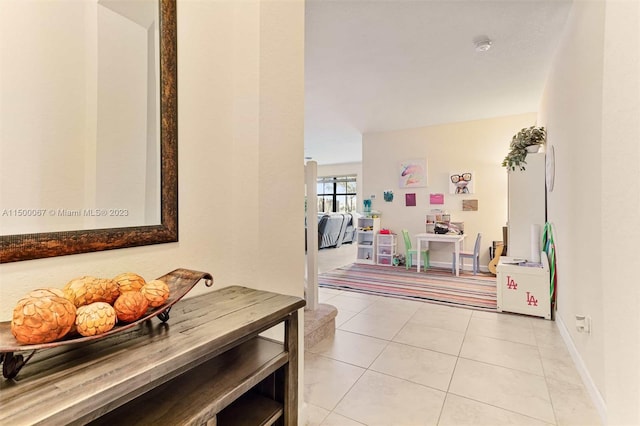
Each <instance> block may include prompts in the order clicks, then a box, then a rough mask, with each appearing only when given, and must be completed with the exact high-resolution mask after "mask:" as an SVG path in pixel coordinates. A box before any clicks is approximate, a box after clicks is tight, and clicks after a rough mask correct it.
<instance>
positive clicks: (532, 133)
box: [502, 126, 547, 170]
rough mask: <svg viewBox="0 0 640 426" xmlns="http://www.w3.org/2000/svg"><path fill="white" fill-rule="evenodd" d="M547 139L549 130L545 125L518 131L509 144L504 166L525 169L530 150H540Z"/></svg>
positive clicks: (503, 161) (510, 168)
mask: <svg viewBox="0 0 640 426" xmlns="http://www.w3.org/2000/svg"><path fill="white" fill-rule="evenodd" d="M546 140H547V131H546V130H545V128H544V127H536V126H531V127H529V128H524V129H522V130H520V131H519V132H518V133H516V134H515V135H514V136H513V138H512V139H511V143H510V144H509V153H508V154H507V156H506V157H504V160H502V166H503V167H506V168H507V169H509V170H515V169H516V167H518V168H520V170H525V167H524V166H525V164H527V161H526V157H527V154H528V153H529V152H538V150H539V149H540V145H543V144H544V143H545V142H546Z"/></svg>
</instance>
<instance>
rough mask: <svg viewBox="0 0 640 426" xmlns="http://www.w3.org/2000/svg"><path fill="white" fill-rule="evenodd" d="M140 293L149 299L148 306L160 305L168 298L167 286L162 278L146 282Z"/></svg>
mask: <svg viewBox="0 0 640 426" xmlns="http://www.w3.org/2000/svg"><path fill="white" fill-rule="evenodd" d="M140 293H142V294H143V295H144V297H146V298H147V300H148V301H149V306H151V307H152V308H157V307H158V306H162V305H163V304H164V302H166V301H167V299H168V298H169V293H170V292H169V286H168V285H167V283H165V282H164V281H162V280H152V281H149V282H148V283H146V284H145V285H144V286H143V287H142V289H140Z"/></svg>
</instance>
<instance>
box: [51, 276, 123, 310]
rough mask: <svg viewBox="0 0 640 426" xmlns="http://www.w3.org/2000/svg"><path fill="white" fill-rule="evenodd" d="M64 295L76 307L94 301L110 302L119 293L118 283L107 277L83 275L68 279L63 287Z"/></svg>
mask: <svg viewBox="0 0 640 426" xmlns="http://www.w3.org/2000/svg"><path fill="white" fill-rule="evenodd" d="M63 290H64V294H65V297H66V298H67V299H69V300H70V301H71V303H73V304H74V305H76V307H80V306H84V305H89V304H91V303H94V302H105V303H108V304H112V303H113V302H114V301H115V300H116V299H117V298H118V296H119V295H120V289H119V287H118V283H117V282H115V281H114V280H110V279H108V278H95V277H91V276H85V277H80V278H75V279H73V280H71V281H69V282H68V283H67V284H66V285H65V286H64V288H63Z"/></svg>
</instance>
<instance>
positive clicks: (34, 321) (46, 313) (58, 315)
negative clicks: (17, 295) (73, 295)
mask: <svg viewBox="0 0 640 426" xmlns="http://www.w3.org/2000/svg"><path fill="white" fill-rule="evenodd" d="M75 319H76V307H75V306H74V305H73V303H71V302H69V301H68V300H67V299H65V298H64V297H62V295H61V291H60V290H58V289H39V290H34V291H32V292H31V293H29V294H28V295H27V296H26V297H24V298H22V299H20V300H19V301H18V304H17V305H16V307H15V308H14V309H13V317H12V319H11V333H12V334H13V336H14V337H15V338H16V340H17V341H18V342H19V343H24V344H39V343H49V342H53V341H55V340H58V339H61V338H62V337H64V336H65V335H66V334H67V333H68V332H69V330H71V328H72V326H73V324H74V321H75Z"/></svg>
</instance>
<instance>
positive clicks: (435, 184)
mask: <svg viewBox="0 0 640 426" xmlns="http://www.w3.org/2000/svg"><path fill="white" fill-rule="evenodd" d="M535 120H536V115H535V113H529V114H520V115H513V116H508V117H498V118H493V119H486V120H477V121H468V122H460V123H451V124H443V125H438V126H429V127H421V128H416V129H407V130H398V131H391V132H381V133H367V134H365V135H364V137H363V149H362V157H363V179H364V180H363V182H364V184H363V189H362V191H363V196H364V198H368V197H370V196H371V195H375V200H374V201H373V203H372V204H373V207H372V208H373V209H374V210H379V211H380V212H382V219H381V226H382V227H384V228H389V229H391V230H392V231H394V232H396V233H398V234H399V233H400V232H401V230H402V229H407V230H408V231H409V233H410V234H412V235H413V234H415V233H418V232H425V224H424V223H425V215H426V213H427V212H428V211H430V210H431V209H432V208H444V209H446V210H447V211H448V212H449V213H450V214H451V219H452V220H453V221H456V222H457V221H462V222H464V227H465V234H467V235H469V237H468V239H467V241H466V242H465V248H466V249H467V250H472V249H473V243H474V242H475V236H476V235H477V233H478V232H480V233H482V235H483V237H482V238H483V242H482V252H481V259H480V261H481V265H483V266H484V267H485V268H486V266H487V264H488V263H489V260H490V259H489V246H490V245H491V243H492V241H494V240H496V241H501V240H502V227H503V226H505V224H506V221H507V195H506V194H507V172H506V170H505V168H503V167H501V165H500V163H501V162H502V159H503V158H504V156H505V155H506V154H507V152H508V148H509V142H510V141H511V137H512V136H513V135H514V134H515V133H517V132H518V131H519V130H520V129H522V128H523V127H528V126H531V125H533V124H535ZM416 158H426V159H427V162H428V164H427V168H428V186H427V187H426V188H412V189H406V188H400V187H399V183H398V182H399V179H398V173H399V172H398V167H399V163H400V162H401V161H404V160H409V159H416ZM454 171H457V172H466V171H471V172H473V174H474V175H473V180H474V181H475V193H474V194H468V195H454V194H449V173H450V172H454ZM386 190H392V191H393V193H394V200H393V202H391V203H388V202H385V201H384V200H383V192H384V191H386ZM406 193H415V194H416V207H406V206H405V194H406ZM430 193H444V194H445V196H444V197H445V204H444V206H440V205H430V204H429V194H430ZM463 199H477V200H478V211H475V212H463V211H462V200H463ZM398 248H399V251H400V252H401V253H404V251H405V250H404V244H400V247H398ZM430 250H431V253H430V255H431V261H432V262H434V264H436V265H439V266H447V265H450V264H451V252H452V247H451V246H450V245H449V244H446V245H445V244H442V245H438V244H433V245H432V246H431V247H430ZM466 263H467V266H468V265H469V262H468V261H467V262H466Z"/></svg>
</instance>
